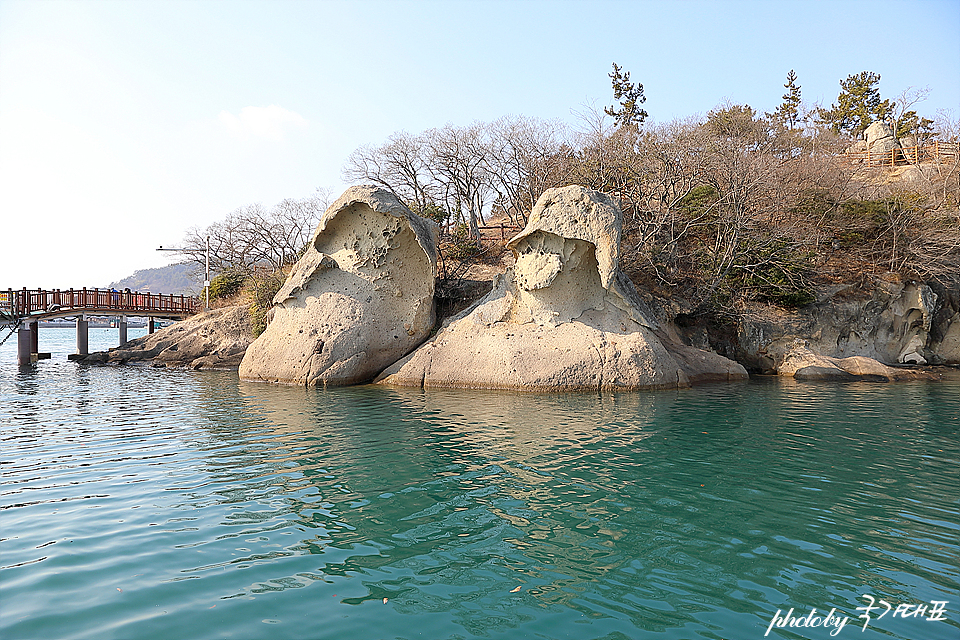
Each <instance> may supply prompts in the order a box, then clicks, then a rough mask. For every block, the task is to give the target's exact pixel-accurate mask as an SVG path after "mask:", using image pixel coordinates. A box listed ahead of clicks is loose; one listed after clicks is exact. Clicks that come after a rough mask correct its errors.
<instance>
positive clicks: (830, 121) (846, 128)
mask: <svg viewBox="0 0 960 640" xmlns="http://www.w3.org/2000/svg"><path fill="white" fill-rule="evenodd" d="M879 82H880V74H877V73H873V72H871V71H861V72H860V73H858V74H857V75H852V76H847V79H846V80H841V81H840V88H841V91H840V95H839V96H837V104H835V105H831V106H830V109H820V110H819V112H818V115H819V117H820V120H821V121H822V122H823V123H824V124H827V125H829V126H830V128H832V129H833V130H834V131H836V132H837V133H841V132H846V133H849V134H851V135H853V136H859V135H860V134H862V133H863V132H864V131H865V130H866V128H867V127H869V126H870V123H872V122H874V121H876V120H884V119H885V118H887V117H888V116H889V115H890V114H891V113H893V108H894V105H893V103H892V102H890V101H889V100H881V99H880V89H879V88H878V87H877V84H878V83H879Z"/></svg>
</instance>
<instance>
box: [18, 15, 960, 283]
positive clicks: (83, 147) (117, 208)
mask: <svg viewBox="0 0 960 640" xmlns="http://www.w3.org/2000/svg"><path fill="white" fill-rule="evenodd" d="M612 62H617V63H618V64H619V65H621V66H622V67H624V68H625V69H627V70H629V71H630V72H631V79H633V80H635V81H637V82H640V83H642V84H643V85H644V88H645V93H646V96H647V103H646V104H645V105H644V107H645V108H646V110H647V111H648V112H649V113H650V115H651V118H653V119H655V120H658V121H667V120H671V119H673V118H677V117H685V116H689V115H693V114H696V113H704V112H706V111H708V110H709V109H711V108H713V107H714V106H716V105H717V104H718V103H720V102H721V101H722V100H724V99H729V100H732V101H734V102H736V103H747V104H749V105H751V106H753V107H754V108H755V109H757V110H758V111H770V110H773V109H774V108H775V107H776V106H777V104H779V102H780V97H781V95H782V94H783V91H784V90H783V86H782V85H783V83H784V82H785V77H786V74H787V72H788V71H789V70H790V69H794V70H796V73H797V76H798V83H799V84H800V85H801V87H802V93H803V98H804V100H805V102H807V103H814V102H817V101H821V102H823V103H824V104H825V105H829V103H830V102H832V101H835V100H836V97H837V93H838V92H839V80H840V79H842V78H845V77H846V76H848V75H850V74H853V73H859V72H860V71H865V70H868V71H873V72H876V73H879V74H880V75H881V77H882V79H881V82H880V90H881V93H882V94H883V96H884V97H887V98H896V97H897V96H898V95H899V94H900V92H901V91H903V90H904V89H907V88H908V87H924V86H929V87H930V89H931V93H930V96H929V98H928V100H927V101H926V102H924V103H922V104H920V105H919V107H918V109H919V111H920V112H921V114H922V115H926V116H929V117H931V118H932V117H934V116H935V115H936V112H937V111H938V110H940V109H949V110H953V113H954V115H956V114H957V112H958V111H960V0H888V1H884V0H872V1H857V0H834V1H817V0H806V1H804V2H788V1H777V0H752V1H750V0H746V1H740V2H734V1H724V0H711V1H696V0H676V1H666V0H661V1H646V2H644V1H633V2H610V1H603V0H593V1H591V2H579V1H572V0H566V1H562V0H556V1H537V2H535V1H524V0H513V1H486V2H468V1H465V0H446V1H444V2H427V1H418V2H405V1H399V0H398V1H373V0H367V1H364V0H352V1H349V2H324V1H294V0H286V1H285V0H275V1H272V2H267V1H235V0H191V1H177V0H161V1H152V0H128V1H121V0H112V1H104V0H70V1H66V2H64V1H55V0H27V1H23V0H0V212H2V213H0V217H2V220H3V227H2V235H3V238H4V241H3V248H2V249H0V288H6V287H23V286H26V287H28V288H36V287H49V288H54V287H60V288H68V287H81V286H105V285H107V284H108V283H109V282H111V281H113V280H117V279H120V278H122V277H124V276H127V275H129V274H130V273H132V272H133V271H134V270H136V269H140V268H146V267H152V266H161V265H163V264H166V263H167V262H169V261H170V259H171V257H170V255H169V254H163V253H158V252H156V251H155V250H154V249H155V248H156V247H157V246H159V245H161V244H162V245H167V246H170V245H175V244H177V243H178V242H179V241H180V239H181V238H183V236H184V234H185V232H186V230H187V229H188V228H189V227H191V226H199V227H204V226H206V225H208V224H210V223H212V222H214V221H216V220H219V219H221V218H223V217H224V216H225V215H226V214H227V213H229V212H230V211H231V210H233V209H235V208H237V207H239V206H242V205H246V204H250V203H254V202H260V203H262V204H264V205H266V206H270V205H273V204H274V203H276V202H277V201H279V200H281V199H282V198H285V197H293V198H302V197H306V196H309V195H310V194H312V193H313V191H314V190H315V189H316V188H317V187H325V188H329V189H332V190H333V191H335V192H336V193H335V194H334V195H338V194H339V192H340V191H342V190H343V189H344V188H345V187H346V186H347V185H345V184H344V183H343V182H342V179H341V176H340V170H341V168H342V166H343V163H344V160H345V158H346V157H347V156H348V155H349V154H350V152H351V151H353V150H354V149H355V148H357V147H358V146H360V145H362V144H368V143H372V144H376V143H380V142H382V141H383V140H384V139H385V138H386V137H387V136H388V135H390V134H391V133H393V132H396V131H400V130H406V131H408V132H411V133H416V132H420V131H422V130H424V129H427V128H431V127H437V126H442V125H444V124H446V123H448V122H451V123H454V124H468V123H470V122H473V121H476V120H481V121H489V120H493V119H495V118H498V117H500V116H502V115H507V114H522V115H527V116H537V117H541V118H548V119H550V118H559V119H561V120H564V121H567V122H569V123H571V124H576V123H577V117H576V116H575V115H574V112H575V111H582V110H583V109H584V107H585V106H588V105H591V104H592V105H594V106H596V107H597V108H602V107H603V106H604V105H606V104H610V103H611V102H612V95H611V90H610V81H609V78H608V77H607V73H608V72H609V70H610V65H611V63H612Z"/></svg>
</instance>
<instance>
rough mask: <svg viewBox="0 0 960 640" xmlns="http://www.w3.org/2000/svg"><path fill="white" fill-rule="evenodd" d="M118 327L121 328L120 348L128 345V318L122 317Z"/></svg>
mask: <svg viewBox="0 0 960 640" xmlns="http://www.w3.org/2000/svg"><path fill="white" fill-rule="evenodd" d="M117 326H118V327H120V346H121V347H122V346H123V345H125V344H127V316H120V318H119V322H117Z"/></svg>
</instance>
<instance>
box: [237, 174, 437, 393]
mask: <svg viewBox="0 0 960 640" xmlns="http://www.w3.org/2000/svg"><path fill="white" fill-rule="evenodd" d="M436 242H437V227H436V225H435V224H434V223H433V222H430V221H428V220H425V219H423V218H420V217H419V216H417V215H415V214H413V213H412V212H411V211H410V210H409V209H408V208H407V207H405V206H404V205H403V204H401V203H400V201H399V200H397V199H396V197H394V196H393V195H392V194H391V193H389V192H387V191H385V190H383V189H380V188H377V187H372V186H359V187H351V188H349V189H347V190H346V192H344V194H343V195H342V196H340V198H339V199H338V200H337V201H336V202H334V203H333V204H332V205H331V206H330V208H329V209H327V211H326V212H325V213H324V215H323V218H322V219H321V220H320V224H319V225H318V226H317V230H316V232H315V233H314V236H313V241H312V242H311V243H310V245H308V248H307V251H306V253H305V254H304V255H303V257H302V258H301V259H300V260H299V261H298V262H297V264H296V265H295V266H294V267H293V270H292V271H291V273H290V276H289V277H288V278H287V280H286V282H285V283H284V285H283V286H282V287H281V289H280V291H279V292H278V293H277V295H276V296H275V297H274V299H273V305H274V306H273V308H272V309H271V310H270V312H269V313H268V321H269V324H268V325H267V328H266V330H265V331H264V332H263V334H262V335H261V336H260V337H259V338H257V340H256V341H254V342H253V344H251V345H250V347H249V348H248V349H247V354H246V356H245V357H244V358H243V362H242V363H241V365H240V377H241V378H242V379H244V380H262V381H267V382H279V383H285V384H302V385H329V386H337V385H348V384H357V383H361V382H367V381H369V380H372V379H373V378H374V377H375V376H376V375H377V374H378V373H380V372H381V371H382V370H383V369H384V368H386V367H387V366H388V365H390V364H392V363H394V362H396V361H397V360H398V359H400V358H401V357H403V356H404V355H406V354H407V353H409V352H410V351H411V350H412V349H414V348H415V347H416V346H417V345H419V344H420V343H422V342H423V341H424V340H425V339H426V338H427V337H428V336H429V334H430V331H431V330H432V328H433V325H434V321H435V315H434V299H433V293H434V282H435V278H434V274H435V268H436V261H437V250H436Z"/></svg>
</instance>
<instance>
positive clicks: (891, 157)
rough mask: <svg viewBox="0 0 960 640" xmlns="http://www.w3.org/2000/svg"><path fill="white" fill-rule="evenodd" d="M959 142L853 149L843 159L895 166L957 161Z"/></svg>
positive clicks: (872, 164) (852, 162)
mask: <svg viewBox="0 0 960 640" xmlns="http://www.w3.org/2000/svg"><path fill="white" fill-rule="evenodd" d="M958 155H960V153H958V143H956V142H940V141H939V140H934V141H933V142H931V143H929V144H924V145H918V146H915V147H903V148H899V149H893V150H891V151H884V152H882V153H880V152H877V151H869V150H868V151H852V152H847V153H844V154H843V155H842V156H840V157H841V159H842V160H843V161H844V162H845V163H847V164H863V165H867V166H886V167H893V166H896V165H900V164H920V163H922V162H956V161H957V159H958Z"/></svg>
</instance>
